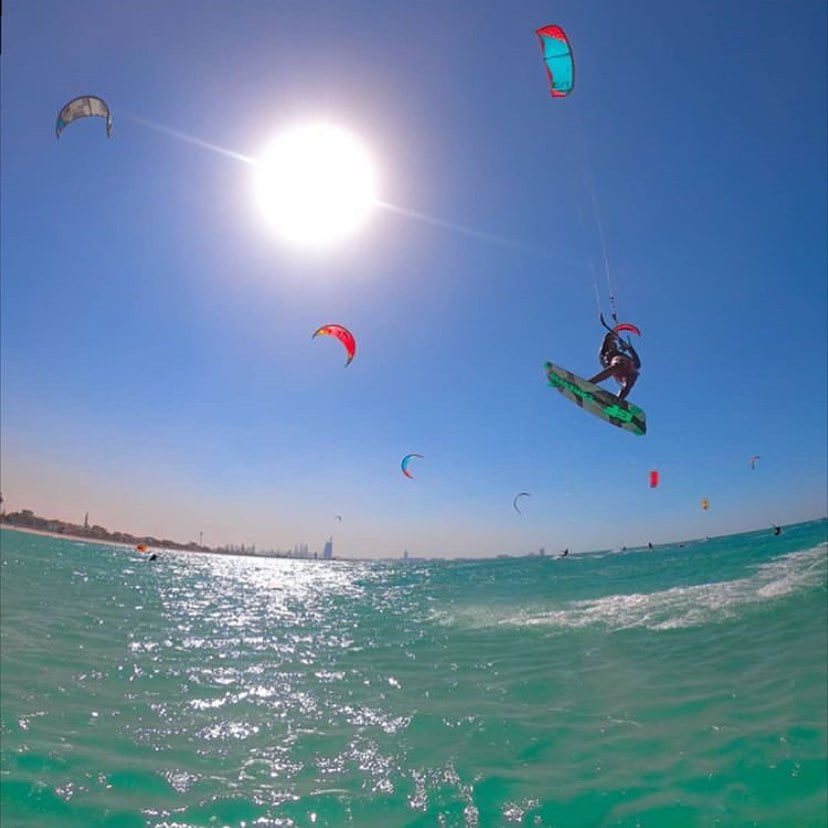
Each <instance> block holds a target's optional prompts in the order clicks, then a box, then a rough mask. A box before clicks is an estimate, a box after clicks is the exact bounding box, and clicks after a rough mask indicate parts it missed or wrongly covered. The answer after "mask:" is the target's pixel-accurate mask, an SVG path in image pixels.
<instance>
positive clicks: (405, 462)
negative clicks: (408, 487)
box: [400, 454, 423, 480]
mask: <svg viewBox="0 0 828 828" xmlns="http://www.w3.org/2000/svg"><path fill="white" fill-rule="evenodd" d="M422 456H423V455H422V454H406V455H405V457H403V459H402V463H400V468H401V469H402V473H403V474H404V475H405V476H406V477H410V478H411V479H412V480H413V479H414V475H413V474H411V472H410V471H408V464H409V463H410V462H411V460H412V458H414V457H420V458H422Z"/></svg>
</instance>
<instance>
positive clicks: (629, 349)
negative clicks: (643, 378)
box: [590, 331, 641, 400]
mask: <svg viewBox="0 0 828 828" xmlns="http://www.w3.org/2000/svg"><path fill="white" fill-rule="evenodd" d="M598 360H599V362H600V363H601V365H603V366H604V370H603V371H601V372H600V373H598V374H596V375H595V376H594V377H593V378H592V379H591V380H590V382H591V383H598V382H603V381H604V380H605V379H608V378H609V377H615V379H616V381H617V382H618V384H619V385H620V386H621V391H619V393H618V399H619V400H624V399H626V398H627V394H629V393H630V391H631V390H632V387H633V386H634V385H635V381H636V380H637V379H638V372H639V371H640V370H641V360H640V359H639V358H638V354H637V353H636V352H635V348H633V346H632V345H631V344H630V343H629V342H625V341H624V340H623V339H621V337H620V336H618V334H617V333H615V331H608V332H607V335H606V336H605V337H604V341H603V342H602V343H601V350H600V351H599V352H598Z"/></svg>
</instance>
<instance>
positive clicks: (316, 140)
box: [256, 124, 377, 248]
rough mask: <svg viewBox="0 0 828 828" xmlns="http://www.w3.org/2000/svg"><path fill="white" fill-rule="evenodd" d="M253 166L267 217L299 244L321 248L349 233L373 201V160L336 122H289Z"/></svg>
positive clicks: (359, 224)
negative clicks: (306, 124)
mask: <svg viewBox="0 0 828 828" xmlns="http://www.w3.org/2000/svg"><path fill="white" fill-rule="evenodd" d="M256 166H257V178H256V184H257V192H258V197H259V204H260V205H261V208H262V211H263V212H264V215H265V218H266V219H267V221H268V223H269V224H270V225H271V226H272V227H273V229H274V230H275V232H276V233H277V234H278V235H279V236H281V237H282V238H283V239H284V240H286V241H288V242H290V243H292V244H295V245H298V246H302V247H311V248H312V247H317V248H318V247H325V246H327V245H330V244H333V243H335V242H338V241H340V240H342V239H344V238H346V237H347V236H350V235H352V234H353V233H355V232H356V231H357V230H358V229H359V228H360V227H362V226H363V225H364V224H365V222H366V220H367V219H368V216H369V215H370V213H371V211H372V210H373V208H374V207H375V206H376V205H377V180H376V172H375V170H374V165H373V164H372V162H371V159H370V158H369V156H368V153H367V152H366V150H365V148H364V147H363V146H362V144H361V143H360V142H359V141H358V140H357V139H356V138H355V137H354V136H353V135H351V134H350V133H348V132H346V131H345V130H343V129H340V128H338V127H334V126H331V125H328V124H315V125H309V126H299V127H293V128H292V129H289V130H287V131H285V132H283V133H281V134H280V135H279V136H277V138H276V140H275V141H274V142H273V144H271V146H270V147H269V148H268V150H267V151H266V152H265V153H264V155H263V156H262V157H261V158H260V159H259V161H258V163H257V165H256Z"/></svg>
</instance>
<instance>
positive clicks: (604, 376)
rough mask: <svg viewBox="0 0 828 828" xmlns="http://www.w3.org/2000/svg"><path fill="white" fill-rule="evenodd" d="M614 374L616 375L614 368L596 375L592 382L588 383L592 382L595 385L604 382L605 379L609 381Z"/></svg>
mask: <svg viewBox="0 0 828 828" xmlns="http://www.w3.org/2000/svg"><path fill="white" fill-rule="evenodd" d="M613 373H615V368H614V367H610V368H607V369H606V370H605V371H601V373H600V374H596V375H595V376H594V377H593V378H592V379H591V380H587V382H591V383H592V384H593V385H595V383H598V382H603V381H604V380H605V379H609V377H611V376H612V375H613Z"/></svg>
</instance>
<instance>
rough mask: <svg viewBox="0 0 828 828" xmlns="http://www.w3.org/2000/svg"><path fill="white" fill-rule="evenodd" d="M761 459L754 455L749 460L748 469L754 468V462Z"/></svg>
mask: <svg viewBox="0 0 828 828" xmlns="http://www.w3.org/2000/svg"><path fill="white" fill-rule="evenodd" d="M761 459H762V458H761V457H760V456H759V455H758V454H754V455H753V457H751V458H750V467H751V468H752V469H755V468H756V461H757V460H761Z"/></svg>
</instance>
